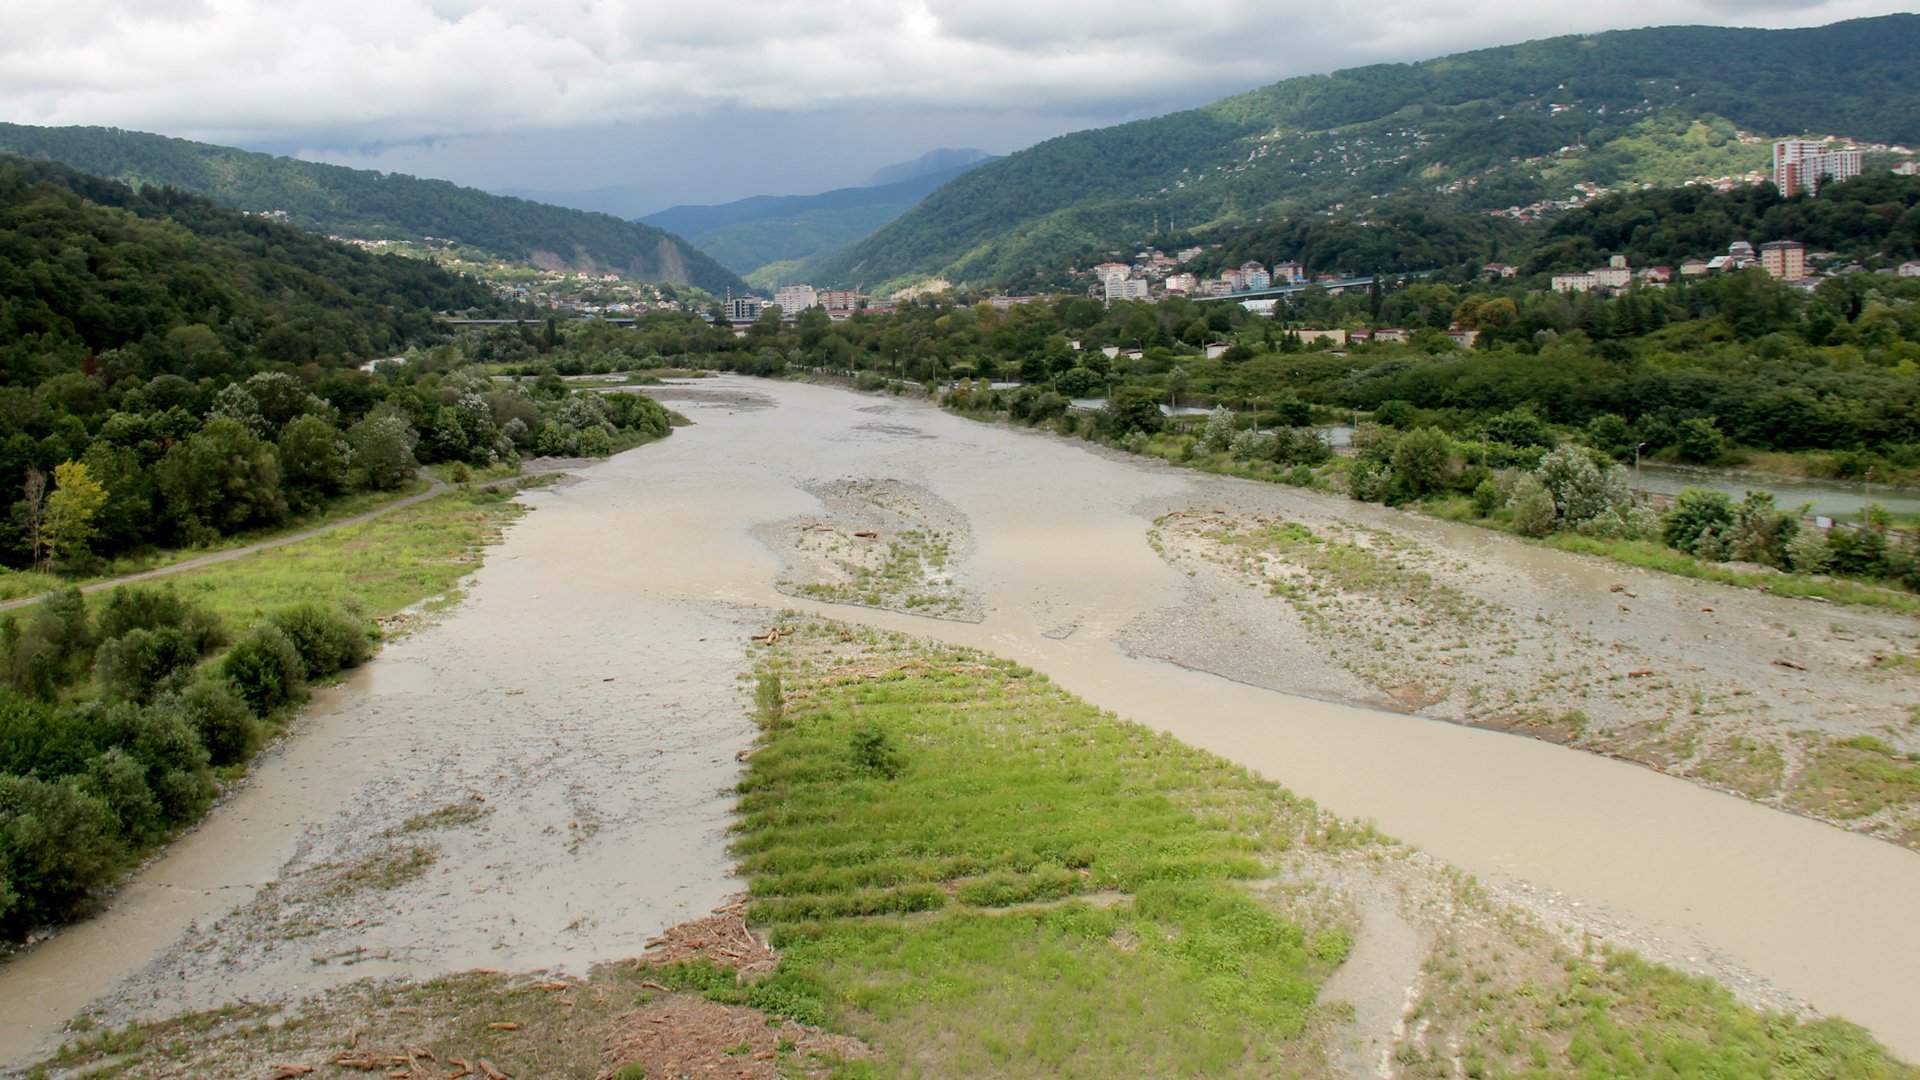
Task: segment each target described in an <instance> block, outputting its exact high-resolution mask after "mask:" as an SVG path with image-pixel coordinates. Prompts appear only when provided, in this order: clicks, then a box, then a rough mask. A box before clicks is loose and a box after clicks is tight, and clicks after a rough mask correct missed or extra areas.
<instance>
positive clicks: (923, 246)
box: [815, 15, 1920, 289]
mask: <svg viewBox="0 0 1920 1080" xmlns="http://www.w3.org/2000/svg"><path fill="white" fill-rule="evenodd" d="M1916 53H1920V16H1916V15H1889V16H1883V17H1879V18H1872V19H1858V20H1852V21H1849V22H1843V23H1836V24H1833V25H1831V26H1826V27H1820V28H1815V29H1806V30H1743V29H1723V28H1716V27H1668V28H1656V29H1647V30H1627V31H1615V32H1610V33H1604V34H1594V35H1579V36H1569V37H1560V38H1552V39H1547V40H1544V41H1535V42H1529V43H1526V44H1521V45H1511V46H1503V47H1500V48H1493V49H1483V50H1479V51H1475V52H1469V53H1462V54H1458V55H1455V56H1449V57H1443V58H1440V59H1437V60H1429V61H1424V62H1421V63H1414V64H1381V65H1375V66H1371V67H1364V68H1355V69H1351V70H1347V71H1340V72H1335V73H1333V74H1330V75H1313V76H1304V77H1301V78H1294V79H1288V80H1285V81H1283V82H1279V83H1275V84H1272V85H1270V86H1266V87H1262V88H1260V89H1257V90H1253V91H1250V92H1247V93H1244V94H1240V95H1237V96H1235V97H1230V98H1226V99H1224V100H1222V101H1218V102H1215V103H1213V104H1211V105H1207V106H1203V107H1201V108H1198V109H1191V110H1187V111H1185V112H1180V113H1174V114H1171V115H1168V116H1162V117H1157V118H1154V119H1150V120H1141V121H1136V122H1133V123H1128V124H1122V125H1119V126H1116V127H1109V128H1102V129H1097V130H1093V131H1085V132H1079V133H1076V134H1072V135H1065V136H1061V137H1059V138H1055V139H1050V140H1048V141H1046V142H1043V143H1040V144H1038V145H1037V146H1034V147H1031V148H1029V149H1026V150H1022V151H1020V152H1018V153H1014V154H1011V155H1008V156H1007V157H1004V158H1000V159H998V160H996V161H993V162H989V163H987V164H985V165H982V166H981V167H979V168H977V169H974V170H973V171H971V172H969V173H967V174H965V175H963V176H961V177H959V178H957V179H955V180H954V181H953V182H951V183H949V184H947V185H945V186H944V187H942V188H940V189H939V190H937V191H935V192H934V193H932V194H931V195H929V196H928V197H927V198H926V199H925V200H924V201H922V202H921V203H920V204H919V205H917V206H915V207H914V208H913V209H912V210H910V211H908V212H907V213H905V214H903V215H902V216H901V217H900V218H899V219H897V220H895V221H894V222H892V223H891V224H889V225H887V226H886V227H885V228H883V229H881V230H879V231H878V232H876V233H875V234H874V235H872V236H870V237H868V238H866V239H865V240H862V241H861V242H859V243H858V244H855V245H854V246H853V247H851V248H849V249H848V250H846V251H845V252H842V253H841V254H839V255H836V256H832V257H829V258H827V259H825V260H823V261H822V262H821V264H820V265H819V266H818V267H817V268H816V272H815V277H816V278H818V279H819V280H820V281H822V282H832V283H835V284H848V285H861V286H865V287H868V288H876V289H878V288H885V287H889V286H893V285H898V284H902V283H905V282H908V281H912V280H915V279H920V278H926V277H934V276H938V277H943V278H946V279H948V280H950V281H954V282H956V283H976V284H988V283H992V284H1009V283H1011V284H1018V283H1020V282H1021V281H1022V280H1030V279H1034V278H1036V277H1042V276H1045V274H1046V273H1047V272H1048V271H1050V270H1052V269H1055V268H1057V267H1058V266H1059V265H1060V264H1061V263H1062V261H1063V260H1065V259H1067V258H1069V257H1071V256H1072V255H1073V254H1075V253H1079V252H1085V251H1087V250H1089V249H1093V248H1119V247H1123V246H1126V245H1131V244H1135V243H1140V242H1143V241H1145V240H1148V239H1149V238H1153V237H1156V236H1161V235H1175V234H1183V233H1184V234H1191V233H1192V232H1194V231H1196V230H1222V229H1234V228H1244V227H1248V226H1252V225H1255V224H1257V223H1258V222H1260V221H1262V220H1274V219H1276V218H1279V217H1284V216H1289V215H1303V214H1317V213H1321V212H1328V211H1340V212H1344V213H1347V214H1354V215H1359V216H1364V210H1365V207H1366V204H1367V203H1368V202H1369V201H1370V200H1373V199H1376V198H1380V197H1385V196H1395V195H1405V196H1409V197H1416V196H1417V197H1419V198H1422V199H1424V200H1425V201H1427V202H1428V203H1430V204H1431V205H1433V206H1434V207H1435V208H1436V209H1449V210H1469V211H1477V210H1485V209H1494V208H1499V207H1503V206H1511V205H1524V204H1527V203H1531V202H1534V201H1536V200H1540V199H1545V198H1549V197H1552V198H1564V197H1565V196H1566V195H1568V194H1571V189H1572V185H1573V184H1574V183H1575V182H1576V181H1581V180H1591V181H1594V182H1597V183H1602V184H1616V183H1638V182H1659V183H1669V184H1670V183H1677V182H1679V181H1680V180H1683V179H1686V178H1687V177H1688V176H1691V175H1694V174H1695V173H1701V172H1704V173H1706V174H1708V175H1716V174H1722V173H1744V172H1746V171H1748V170H1750V169H1754V168H1758V167H1761V166H1763V165H1764V164H1765V162H1766V160H1767V156H1766V147H1765V146H1764V145H1763V144H1761V143H1758V142H1751V141H1747V140H1744V139H1742V138H1741V132H1743V131H1745V132H1754V133H1758V134H1760V135H1790V134H1800V133H1820V134H1839V135H1845V136H1850V137H1855V138H1862V139H1869V140H1877V141H1882V142H1906V143H1910V144H1911V143H1920V79H1914V78H1913V70H1914V67H1913V59H1912V58H1913V56H1914V55H1916Z"/></svg>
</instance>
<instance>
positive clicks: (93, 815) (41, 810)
mask: <svg viewBox="0 0 1920 1080" xmlns="http://www.w3.org/2000/svg"><path fill="white" fill-rule="evenodd" d="M125 858H126V847H125V845H124V844H123V843H122V841H121V839H120V832H119V828H118V827H117V825H116V823H115V819H114V816H113V813H112V811H110V810H109V809H108V808H107V805H106V804H105V803H104V802H102V801H101V800H100V799H99V798H98V797H97V796H93V795H89V794H87V793H86V792H85V791H83V790H82V789H81V786H80V784H79V782H78V781H75V780H58V781H49V780H42V779H39V778H37V777H31V776H7V775H0V931H4V932H5V933H6V934H7V935H8V936H9V937H17V936H19V934H20V933H21V932H22V931H24V930H26V929H29V928H31V927H33V926H36V925H40V924H43V923H47V922H51V921H53V920H55V919H58V918H61V917H63V916H65V915H67V914H69V913H71V912H72V911H73V909H74V908H76V907H77V906H79V905H80V904H81V903H82V902H83V901H84V900H85V899H86V898H87V897H88V896H90V895H91V894H92V893H93V892H94V891H95V890H96V889H98V888H100V887H101V886H103V885H105V884H107V883H108V882H109V881H111V880H112V879H113V876H114V875H115V874H116V873H117V872H118V871H119V869H120V866H121V864H122V862H123V861H124V860H125Z"/></svg>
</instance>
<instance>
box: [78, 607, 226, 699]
mask: <svg viewBox="0 0 1920 1080" xmlns="http://www.w3.org/2000/svg"><path fill="white" fill-rule="evenodd" d="M199 661H200V653H199V651H198V650H197V649H195V648H194V646H193V642H192V641H190V640H189V639H188V637H187V635H186V634H185V633H183V632H181V631H180V630H176V629H174V628H173V627H171V626H163V627H161V628H159V629H157V630H147V629H142V628H135V629H132V630H128V631H127V632H126V633H124V634H121V635H120V636H119V637H116V638H113V639H112V640H110V641H108V642H106V643H105V644H103V645H101V646H100V648H99V651H98V652H96V653H95V654H94V661H93V677H94V679H95V680H97V681H98V682H99V683H100V689H101V691H102V692H103V693H105V694H106V696H107V697H109V698H116V699H122V700H126V701H139V702H145V701H150V700H152V699H153V696H154V694H156V693H157V692H159V690H160V688H161V687H162V686H164V685H166V683H167V682H168V681H170V680H172V679H174V678H176V677H177V676H179V675H180V674H181V673H183V672H186V671H191V670H192V669H193V666H194V665H195V664H197V663H199Z"/></svg>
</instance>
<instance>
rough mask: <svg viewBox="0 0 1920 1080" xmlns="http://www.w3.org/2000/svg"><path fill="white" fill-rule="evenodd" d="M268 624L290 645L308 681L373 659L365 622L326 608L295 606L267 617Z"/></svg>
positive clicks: (307, 604) (319, 606)
mask: <svg viewBox="0 0 1920 1080" xmlns="http://www.w3.org/2000/svg"><path fill="white" fill-rule="evenodd" d="M267 623H268V624H269V625H271V626H273V627H275V628H277V629H278V630H279V631H280V632H281V633H282V634H285V635H286V637H287V640H288V641H290V642H292V643H293V648H294V651H295V652H297V653H299V654H300V661H301V665H302V669H303V674H304V676H305V677H306V678H308V679H322V678H325V677H327V676H329V675H332V674H334V673H336V672H339V671H344V670H346V669H347V668H355V667H359V666H360V665H361V664H364V663H366V662H367V658H368V657H370V656H372V655H373V638H372V635H371V634H369V633H368V628H367V622H366V620H365V619H363V618H360V617H359V616H357V615H353V614H349V613H346V612H343V611H340V610H338V609H336V608H332V607H328V606H327V605H325V604H315V603H306V604H296V605H295V606H293V607H290V608H285V609H283V610H280V611H276V612H274V613H273V614H272V615H269V616H268V617H267Z"/></svg>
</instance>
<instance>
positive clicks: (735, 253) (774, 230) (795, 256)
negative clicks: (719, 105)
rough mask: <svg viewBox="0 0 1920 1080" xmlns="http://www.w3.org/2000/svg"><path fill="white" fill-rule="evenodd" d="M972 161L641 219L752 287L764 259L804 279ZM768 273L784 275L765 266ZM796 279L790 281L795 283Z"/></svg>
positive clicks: (761, 276) (761, 279)
mask: <svg viewBox="0 0 1920 1080" xmlns="http://www.w3.org/2000/svg"><path fill="white" fill-rule="evenodd" d="M975 164H976V163H968V164H965V165H961V166H957V167H954V168H948V169H941V170H939V171H936V172H932V173H928V174H925V175H922V176H916V177H912V178H911V179H907V180H902V181H899V182H897V183H892V184H883V185H879V186H875V187H853V188H836V189H834V190H832V191H823V192H821V193H820V194H818V195H756V196H754V197H752V198H750V199H739V200H736V201H734V202H730V203H721V204H719V205H717V206H675V207H672V208H671V209H667V210H662V211H660V212H659V213H657V214H649V215H647V216H646V217H643V218H641V219H640V220H641V221H642V222H644V223H646V224H648V225H654V226H657V227H659V228H662V229H666V230H668V231H670V232H673V233H676V234H678V235H680V236H684V237H686V238H687V239H688V240H691V241H692V242H693V243H695V244H698V245H699V246H700V249H701V250H702V251H705V252H707V253H708V254H710V255H712V256H713V257H714V258H716V259H718V260H720V262H721V264H722V265H724V266H725V267H726V268H727V269H729V270H732V271H734V272H735V273H738V274H741V275H743V276H746V277H747V278H748V279H749V281H751V282H752V283H753V284H755V285H759V286H763V287H771V286H774V285H780V284H785V282H784V281H781V280H766V279H765V278H766V276H767V275H766V273H756V272H764V271H769V269H770V268H769V264H775V263H778V264H783V265H785V264H797V265H793V266H791V267H790V269H789V270H788V273H789V274H797V275H801V276H804V274H805V269H804V267H805V265H806V260H809V259H814V258H816V257H819V256H823V255H827V254H829V253H832V252H835V251H839V250H840V249H841V248H844V247H846V246H847V245H849V244H853V243H856V242H858V241H860V240H863V239H865V238H867V237H869V236H871V235H873V232H874V230H876V229H878V228H880V227H881V226H882V225H885V224H886V223H887V222H889V221H892V220H893V219H895V218H897V217H899V216H900V215H901V214H904V213H906V212H907V211H908V210H910V209H912V208H913V205H914V204H915V203H917V202H919V201H920V200H921V199H924V198H926V197H927V193H928V192H931V191H933V190H934V189H936V188H938V187H939V186H940V185H942V184H944V183H946V182H947V181H949V180H951V179H953V178H954V177H956V176H959V175H961V174H962V173H965V172H967V171H968V170H969V169H972V168H974V167H975ZM771 274H772V277H773V278H775V279H778V278H780V277H783V276H785V275H783V274H782V273H781V272H780V270H779V268H771ZM799 279H800V278H799V277H794V278H793V280H799Z"/></svg>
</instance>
